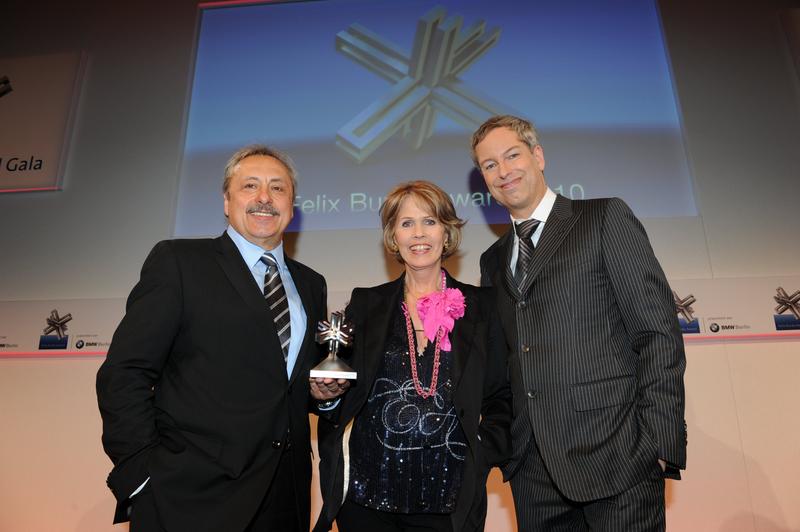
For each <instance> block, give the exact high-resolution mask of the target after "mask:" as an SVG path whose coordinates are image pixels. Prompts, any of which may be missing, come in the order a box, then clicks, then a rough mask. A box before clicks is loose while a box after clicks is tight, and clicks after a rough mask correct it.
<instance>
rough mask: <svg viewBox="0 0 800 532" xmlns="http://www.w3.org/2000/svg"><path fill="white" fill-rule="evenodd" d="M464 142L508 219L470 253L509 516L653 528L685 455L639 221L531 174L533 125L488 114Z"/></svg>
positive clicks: (679, 394) (660, 284) (668, 300)
mask: <svg viewBox="0 0 800 532" xmlns="http://www.w3.org/2000/svg"><path fill="white" fill-rule="evenodd" d="M472 155H473V159H474V162H475V164H476V165H477V166H478V168H479V169H480V171H481V173H482V174H483V177H484V180H485V181H486V185H487V187H488V188H489V191H490V192H491V194H492V196H493V197H494V198H495V199H496V200H497V201H498V202H499V203H501V204H502V205H503V206H505V207H506V208H507V209H508V211H509V213H510V215H511V218H512V223H513V227H514V229H509V231H507V232H506V234H504V235H503V236H502V237H500V239H498V240H497V242H495V243H494V244H493V245H492V246H491V247H490V248H489V249H487V250H486V251H485V252H484V253H483V255H482V256H481V284H483V285H493V286H496V287H498V290H497V298H498V309H499V312H500V314H501V320H502V322H503V327H504V330H505V334H506V339H507V341H508V344H509V346H510V348H511V349H510V352H511V357H510V359H509V374H510V378H511V381H512V388H513V391H514V423H513V425H512V434H513V436H514V456H513V458H512V460H511V462H510V463H509V464H508V466H507V467H506V468H505V469H504V475H505V478H506V479H507V480H508V479H510V480H511V488H512V492H513V495H514V502H515V506H516V513H517V523H518V525H519V529H520V530H523V531H533V530H588V529H591V530H607V531H633V530H664V528H665V519H664V513H665V512H664V478H665V477H669V478H675V479H677V478H680V469H684V468H685V464H686V428H685V427H686V425H685V423H684V419H683V411H684V387H683V373H684V369H685V366H686V359H685V355H684V349H683V340H682V337H681V333H680V329H679V327H678V322H677V317H676V314H675V308H674V303H673V300H672V295H671V292H670V289H669V285H668V284H667V280H666V278H665V276H664V272H663V271H662V270H661V267H660V266H659V264H658V261H657V260H656V258H655V256H654V254H653V250H652V248H651V247H650V243H649V241H648V239H647V235H646V234H645V231H644V228H643V227H642V225H641V224H640V223H639V221H638V220H637V219H636V217H635V216H634V215H633V213H632V212H631V210H630V209H629V208H628V206H627V205H625V203H624V202H623V201H621V200H620V199H618V198H611V199H595V200H580V201H577V200H569V199H567V198H565V197H563V196H560V195H556V194H555V193H553V191H552V190H550V188H548V186H547V184H546V183H545V179H544V173H543V171H544V166H545V161H544V152H543V150H542V147H541V145H539V142H538V139H537V137H536V131H535V130H534V128H533V125H532V124H531V123H530V122H528V121H526V120H523V119H520V118H516V117H512V116H497V117H493V118H491V119H489V120H488V121H487V122H485V123H484V124H483V125H482V126H481V127H480V128H478V130H477V131H476V132H475V134H474V135H473V138H472Z"/></svg>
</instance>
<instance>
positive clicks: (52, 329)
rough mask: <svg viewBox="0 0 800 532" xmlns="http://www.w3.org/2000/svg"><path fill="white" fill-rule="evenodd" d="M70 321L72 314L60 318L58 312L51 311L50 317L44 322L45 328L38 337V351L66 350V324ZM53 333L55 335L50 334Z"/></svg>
mask: <svg viewBox="0 0 800 532" xmlns="http://www.w3.org/2000/svg"><path fill="white" fill-rule="evenodd" d="M71 320H72V314H65V315H64V316H60V315H59V314H58V310H55V309H54V310H51V311H50V316H49V317H48V318H47V319H46V320H45V321H47V326H46V327H45V328H44V330H43V332H44V334H42V335H41V336H40V337H39V349H66V348H67V344H68V343H69V336H68V335H67V323H68V322H69V321H71ZM51 333H55V334H51Z"/></svg>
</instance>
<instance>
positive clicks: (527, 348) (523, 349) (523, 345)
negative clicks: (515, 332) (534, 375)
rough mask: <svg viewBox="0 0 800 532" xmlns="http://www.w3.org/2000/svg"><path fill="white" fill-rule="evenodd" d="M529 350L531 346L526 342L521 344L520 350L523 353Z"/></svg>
mask: <svg viewBox="0 0 800 532" xmlns="http://www.w3.org/2000/svg"><path fill="white" fill-rule="evenodd" d="M530 350H531V346H529V345H528V344H522V352H523V353H529V352H530Z"/></svg>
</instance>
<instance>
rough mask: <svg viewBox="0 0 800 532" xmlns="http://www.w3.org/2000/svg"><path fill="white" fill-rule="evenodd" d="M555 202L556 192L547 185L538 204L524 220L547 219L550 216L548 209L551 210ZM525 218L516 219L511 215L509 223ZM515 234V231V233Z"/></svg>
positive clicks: (544, 220) (543, 220) (541, 220)
mask: <svg viewBox="0 0 800 532" xmlns="http://www.w3.org/2000/svg"><path fill="white" fill-rule="evenodd" d="M555 203H556V193H555V192H553V191H552V190H550V187H547V190H546V191H545V192H544V197H543V198H542V199H541V201H539V205H537V206H536V208H535V209H533V212H532V213H531V215H530V216H528V217H527V218H526V219H525V220H539V221H540V222H542V223H545V222H546V221H547V217H548V216H550V211H552V210H553V205H555ZM525 220H518V219H516V218H514V217H513V216H512V217H511V223H513V224H516V223H519V222H524V221H525ZM515 234H516V233H515Z"/></svg>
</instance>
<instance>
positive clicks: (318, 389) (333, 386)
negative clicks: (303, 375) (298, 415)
mask: <svg viewBox="0 0 800 532" xmlns="http://www.w3.org/2000/svg"><path fill="white" fill-rule="evenodd" d="M308 384H309V386H310V388H311V397H313V398H314V399H316V400H317V401H330V400H331V399H335V398H337V397H339V396H340V395H342V394H343V393H344V392H346V391H347V390H348V388H350V381H349V380H347V379H331V378H329V377H326V378H322V377H315V378H310V379H308Z"/></svg>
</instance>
